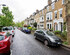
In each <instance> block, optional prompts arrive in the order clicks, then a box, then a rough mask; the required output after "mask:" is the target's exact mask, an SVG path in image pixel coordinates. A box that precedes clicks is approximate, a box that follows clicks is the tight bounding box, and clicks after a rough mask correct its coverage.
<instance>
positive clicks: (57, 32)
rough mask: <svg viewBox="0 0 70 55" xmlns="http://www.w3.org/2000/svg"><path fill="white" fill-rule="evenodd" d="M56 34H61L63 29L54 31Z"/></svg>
mask: <svg viewBox="0 0 70 55" xmlns="http://www.w3.org/2000/svg"><path fill="white" fill-rule="evenodd" d="M54 33H55V34H61V33H62V32H61V31H54Z"/></svg>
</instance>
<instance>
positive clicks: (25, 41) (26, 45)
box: [12, 29, 70, 55]
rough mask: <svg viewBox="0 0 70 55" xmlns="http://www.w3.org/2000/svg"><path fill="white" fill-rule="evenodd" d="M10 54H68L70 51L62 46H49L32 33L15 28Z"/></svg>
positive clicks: (69, 54)
mask: <svg viewBox="0 0 70 55" xmlns="http://www.w3.org/2000/svg"><path fill="white" fill-rule="evenodd" d="M12 55H70V51H69V50H66V49H63V48H61V47H60V48H49V47H47V46H45V45H44V44H43V43H42V42H40V41H39V40H36V39H35V38H34V36H33V35H31V34H25V33H23V32H21V31H20V30H18V29H16V30H15V37H14V38H13V47H12Z"/></svg>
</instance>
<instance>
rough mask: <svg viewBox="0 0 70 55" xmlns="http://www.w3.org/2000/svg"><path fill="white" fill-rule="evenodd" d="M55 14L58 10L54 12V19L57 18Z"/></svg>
mask: <svg viewBox="0 0 70 55" xmlns="http://www.w3.org/2000/svg"><path fill="white" fill-rule="evenodd" d="M55 13H57V10H56V11H54V18H55Z"/></svg>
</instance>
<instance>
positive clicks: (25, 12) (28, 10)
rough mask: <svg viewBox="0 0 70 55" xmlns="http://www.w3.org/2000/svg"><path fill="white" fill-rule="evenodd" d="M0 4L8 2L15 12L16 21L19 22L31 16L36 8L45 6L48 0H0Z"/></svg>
mask: <svg viewBox="0 0 70 55" xmlns="http://www.w3.org/2000/svg"><path fill="white" fill-rule="evenodd" d="M0 4H6V5H7V6H8V7H9V8H10V10H11V11H12V12H13V15H14V21H15V22H18V21H22V20H24V19H25V18H26V17H29V16H30V15H31V14H32V13H33V12H35V11H36V9H39V10H41V9H42V8H44V6H46V5H47V0H0Z"/></svg>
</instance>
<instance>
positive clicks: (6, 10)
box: [0, 7, 14, 26]
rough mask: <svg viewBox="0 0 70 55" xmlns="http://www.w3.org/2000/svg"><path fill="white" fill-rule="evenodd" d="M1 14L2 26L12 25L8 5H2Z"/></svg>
mask: <svg viewBox="0 0 70 55" xmlns="http://www.w3.org/2000/svg"><path fill="white" fill-rule="evenodd" d="M2 13H3V15H1V16H0V25H2V26H12V24H13V19H14V18H13V15H12V12H11V11H10V10H9V8H8V7H3V9H2Z"/></svg>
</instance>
